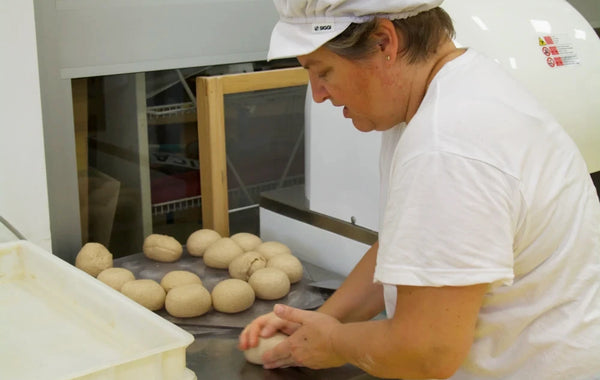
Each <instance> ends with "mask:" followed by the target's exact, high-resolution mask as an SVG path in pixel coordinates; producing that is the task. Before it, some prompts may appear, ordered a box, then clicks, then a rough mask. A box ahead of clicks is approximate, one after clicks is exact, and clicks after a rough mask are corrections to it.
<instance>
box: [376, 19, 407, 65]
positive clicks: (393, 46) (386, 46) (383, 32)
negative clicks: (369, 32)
mask: <svg viewBox="0 0 600 380" xmlns="http://www.w3.org/2000/svg"><path fill="white" fill-rule="evenodd" d="M373 37H374V38H375V39H376V40H377V46H378V48H379V52H380V53H381V54H382V57H383V58H384V59H385V60H386V61H389V62H393V61H395V60H396V58H397V56H398V52H399V51H400V45H399V43H400V42H401V41H400V37H399V36H398V33H397V32H396V28H395V27H394V23H393V22H391V21H390V20H388V19H386V18H380V19H379V20H378V23H377V27H376V29H375V31H374V32H373ZM387 57H389V58H387Z"/></svg>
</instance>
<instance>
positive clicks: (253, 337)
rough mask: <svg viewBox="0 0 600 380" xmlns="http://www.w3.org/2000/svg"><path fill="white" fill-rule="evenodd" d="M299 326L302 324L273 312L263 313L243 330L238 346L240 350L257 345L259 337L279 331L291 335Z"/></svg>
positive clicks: (265, 336) (266, 336)
mask: <svg viewBox="0 0 600 380" xmlns="http://www.w3.org/2000/svg"><path fill="white" fill-rule="evenodd" d="M298 327H300V324H298V323H296V322H291V321H287V320H285V319H281V318H279V317H278V316H277V315H275V313H273V312H271V313H268V314H264V315H261V316H260V317H258V318H256V319H255V320H253V321H252V322H250V324H248V326H246V327H245V328H244V330H242V333H241V334H240V338H239V342H238V348H239V349H240V350H247V349H249V348H252V347H256V345H257V344H258V338H259V337H261V338H268V337H270V336H273V335H274V334H275V333H276V332H277V331H281V332H282V333H284V334H286V335H291V334H293V333H294V331H296V330H297V329H298Z"/></svg>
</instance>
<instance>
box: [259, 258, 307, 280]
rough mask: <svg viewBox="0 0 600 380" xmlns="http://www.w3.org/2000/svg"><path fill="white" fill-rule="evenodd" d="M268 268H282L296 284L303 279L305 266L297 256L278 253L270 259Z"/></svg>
mask: <svg viewBox="0 0 600 380" xmlns="http://www.w3.org/2000/svg"><path fill="white" fill-rule="evenodd" d="M267 268H277V269H281V270H282V271H284V272H285V274H287V275H288V277H289V279H290V282H291V283H292V284H295V283H296V282H298V281H300V280H301V279H302V273H303V267H302V263H301V262H300V260H298V258H297V257H296V256H292V255H276V256H273V257H271V258H270V259H269V261H268V262H267Z"/></svg>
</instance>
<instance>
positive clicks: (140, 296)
mask: <svg viewBox="0 0 600 380" xmlns="http://www.w3.org/2000/svg"><path fill="white" fill-rule="evenodd" d="M121 293H123V294H125V295H126V296H127V297H129V298H131V299H132V300H134V301H135V302H137V303H139V304H140V305H142V306H144V307H145V308H147V309H150V310H152V311H156V310H160V309H162V308H163V306H164V305H165V296H166V293H165V290H164V289H163V287H162V286H160V284H159V283H158V282H156V281H154V280H150V279H142V280H133V281H129V282H126V283H125V284H123V287H122V288H121Z"/></svg>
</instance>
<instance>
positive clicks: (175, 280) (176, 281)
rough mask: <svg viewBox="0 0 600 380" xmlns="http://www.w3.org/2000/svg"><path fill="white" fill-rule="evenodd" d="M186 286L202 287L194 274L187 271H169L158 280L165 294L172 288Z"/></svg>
mask: <svg viewBox="0 0 600 380" xmlns="http://www.w3.org/2000/svg"><path fill="white" fill-rule="evenodd" d="M188 284H200V285H202V280H201V279H200V277H199V276H198V275H197V274H196V273H194V272H190V271H187V270H173V271H170V272H168V273H167V274H165V275H164V276H163V278H162V279H161V280H160V286H162V287H163V289H165V292H167V293H168V292H169V290H171V289H173V288H176V287H178V286H182V285H188Z"/></svg>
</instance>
